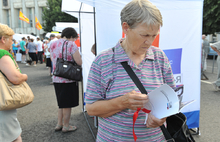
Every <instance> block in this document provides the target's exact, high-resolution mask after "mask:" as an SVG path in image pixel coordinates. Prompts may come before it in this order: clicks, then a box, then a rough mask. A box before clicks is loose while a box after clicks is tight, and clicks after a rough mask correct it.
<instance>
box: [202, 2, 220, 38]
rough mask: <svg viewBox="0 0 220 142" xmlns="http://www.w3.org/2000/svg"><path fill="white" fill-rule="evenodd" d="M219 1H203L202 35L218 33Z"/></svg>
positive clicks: (219, 28)
mask: <svg viewBox="0 0 220 142" xmlns="http://www.w3.org/2000/svg"><path fill="white" fill-rule="evenodd" d="M219 9H220V0H204V5H203V34H214V33H215V32H220V10H219Z"/></svg>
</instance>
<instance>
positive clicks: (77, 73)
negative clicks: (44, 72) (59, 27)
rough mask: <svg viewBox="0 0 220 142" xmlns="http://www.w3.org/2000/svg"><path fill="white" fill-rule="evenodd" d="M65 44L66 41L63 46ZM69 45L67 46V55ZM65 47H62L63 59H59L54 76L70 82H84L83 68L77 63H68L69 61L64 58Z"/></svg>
mask: <svg viewBox="0 0 220 142" xmlns="http://www.w3.org/2000/svg"><path fill="white" fill-rule="evenodd" d="M65 42H66V41H64V43H63V46H64V44H65ZM67 44H68V43H67ZM67 44H66V55H67ZM63 46H62V58H57V62H56V69H55V70H54V72H53V75H55V76H59V77H63V78H66V79H70V80H75V81H82V67H81V66H79V65H77V63H76V62H75V61H74V62H72V61H67V59H66V60H65V59H64V58H63ZM66 58H67V57H66Z"/></svg>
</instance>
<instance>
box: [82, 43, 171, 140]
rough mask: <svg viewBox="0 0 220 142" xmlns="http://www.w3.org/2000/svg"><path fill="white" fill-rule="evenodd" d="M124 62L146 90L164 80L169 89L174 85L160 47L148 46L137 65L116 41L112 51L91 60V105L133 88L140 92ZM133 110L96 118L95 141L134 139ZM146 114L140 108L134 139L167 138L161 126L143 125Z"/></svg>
mask: <svg viewBox="0 0 220 142" xmlns="http://www.w3.org/2000/svg"><path fill="white" fill-rule="evenodd" d="M124 61H128V64H129V65H130V66H131V68H132V69H133V70H134V72H135V73H136V75H137V76H138V78H139V79H140V81H141V82H142V84H143V85H144V87H145V88H146V90H147V92H148V93H150V92H151V91H153V90H154V89H156V88H157V87H159V86H160V85H162V84H164V83H165V82H166V84H168V85H170V86H171V87H172V88H174V87H175V82H174V78H173V73H172V70H171V66H170V63H169V61H168V58H167V57H166V55H165V53H164V52H163V51H162V50H161V49H160V48H157V47H153V46H152V47H150V48H149V49H148V51H147V54H146V57H145V59H144V60H143V61H142V62H141V63H140V64H139V65H138V66H137V65H135V64H134V62H133V61H132V60H130V59H129V57H128V56H127V54H126V53H125V51H124V49H123V48H122V47H121V45H120V41H119V42H118V43H117V45H116V46H115V47H114V52H113V50H112V49H108V50H106V51H103V52H102V53H100V54H99V55H98V56H97V57H96V59H95V60H94V61H93V63H92V65H91V68H90V72H89V76H88V83H87V90H86V95H85V102H86V103H88V104H92V103H94V102H96V101H98V100H104V99H106V100H110V99H113V98H117V97H119V96H122V95H124V94H126V93H128V92H131V91H132V90H135V91H136V92H140V91H139V89H138V88H137V87H136V85H135V84H134V82H133V81H132V80H131V79H130V77H129V75H128V74H127V72H126V71H125V70H124V68H123V67H122V65H121V64H120V63H121V62H124ZM133 113H134V112H131V111H127V110H123V111H121V112H118V113H116V114H114V115H112V116H109V117H107V118H102V117H99V119H98V121H99V125H98V134H97V140H96V141H97V142H104V141H111V142H113V141H117V142H119V141H124V142H134V138H133V133H132V132H133ZM145 117H146V114H145V113H144V112H142V111H140V112H139V116H138V118H137V120H136V123H135V126H134V130H135V134H136V135H137V138H138V139H137V142H152V141H156V142H163V141H166V140H165V138H164V136H163V133H162V131H161V129H160V127H158V128H147V127H146V125H145V124H144V121H145Z"/></svg>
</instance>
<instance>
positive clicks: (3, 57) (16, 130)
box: [0, 24, 28, 142]
mask: <svg viewBox="0 0 220 142" xmlns="http://www.w3.org/2000/svg"><path fill="white" fill-rule="evenodd" d="M13 35H14V31H13V30H12V29H11V28H9V27H8V26H7V25H4V24H0V71H1V72H2V73H3V74H4V75H5V76H6V77H7V78H8V80H9V81H10V82H11V83H13V84H21V83H22V82H23V81H26V80H27V78H28V77H27V75H26V74H22V73H21V72H20V69H19V68H17V63H16V62H15V60H14V58H13V57H12V55H11V54H10V53H9V52H8V51H9V50H10V48H11V47H12V43H13V42H12V38H13ZM12 141H13V142H22V139H21V127H20V124H19V122H18V119H17V110H16V109H14V110H5V111H0V142H12Z"/></svg>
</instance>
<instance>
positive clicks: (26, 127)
mask: <svg viewBox="0 0 220 142" xmlns="http://www.w3.org/2000/svg"><path fill="white" fill-rule="evenodd" d="M212 63H213V62H212V60H208V68H207V71H206V72H205V74H206V76H207V77H208V78H209V80H205V81H201V114H200V133H201V135H197V136H194V138H195V139H196V141H197V142H219V141H220V137H219V132H220V120H219V117H218V116H220V111H219V110H218V106H219V104H220V103H219V102H220V92H216V91H214V89H213V87H212V85H211V83H210V82H213V81H214V80H215V79H216V71H217V68H216V63H215V68H214V69H215V70H214V73H212ZM19 66H20V68H21V71H22V72H23V73H26V74H27V75H28V84H29V85H30V87H31V88H32V91H33V92H34V95H35V99H34V101H33V102H32V103H31V104H30V105H28V106H26V107H23V108H20V109H18V120H19V121H20V124H21V127H22V130H23V132H22V138H23V142H94V139H93V135H92V134H91V132H90V130H89V127H88V126H87V123H86V120H85V118H84V113H82V97H80V105H79V106H78V107H76V108H74V109H72V115H71V120H70V124H72V125H75V126H77V127H78V130H76V131H75V132H71V133H65V134H63V133H62V132H54V127H55V125H56V123H57V102H56V97H55V91H54V87H53V85H50V82H51V78H50V76H49V71H48V69H46V67H45V64H38V65H37V67H33V66H31V67H26V66H25V64H20V63H19ZM192 81H193V80H192ZM80 88H81V87H80ZM80 94H82V92H81V91H80ZM192 95H193V94H192ZM85 114H86V113H85ZM86 117H87V118H88V120H89V123H90V124H91V126H92V130H93V132H94V133H95V134H96V131H97V130H96V128H95V127H94V125H93V118H92V117H89V116H88V115H87V114H86Z"/></svg>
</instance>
